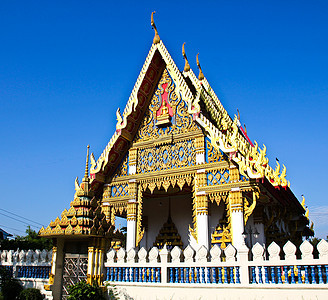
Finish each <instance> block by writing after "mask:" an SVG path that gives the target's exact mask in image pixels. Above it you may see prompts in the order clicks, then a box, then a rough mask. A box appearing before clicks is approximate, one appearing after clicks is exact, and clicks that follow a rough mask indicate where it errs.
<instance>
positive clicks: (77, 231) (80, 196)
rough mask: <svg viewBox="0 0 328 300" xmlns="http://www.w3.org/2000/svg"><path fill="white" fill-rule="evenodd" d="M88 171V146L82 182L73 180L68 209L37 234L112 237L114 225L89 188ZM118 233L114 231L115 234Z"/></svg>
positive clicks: (46, 235) (47, 235)
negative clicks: (71, 197)
mask: <svg viewBox="0 0 328 300" xmlns="http://www.w3.org/2000/svg"><path fill="white" fill-rule="evenodd" d="M88 173H89V146H88V151H87V161H86V168H85V175H84V178H83V180H82V183H81V184H79V182H78V179H77V178H76V180H75V190H76V192H75V195H74V200H73V201H72V202H71V203H70V208H69V210H66V209H65V210H64V211H63V212H62V214H61V218H59V217H57V218H56V219H55V221H51V222H50V224H49V226H48V227H47V228H44V227H42V228H41V230H40V232H39V234H40V235H41V236H45V237H58V236H76V237H81V236H88V237H90V236H94V237H113V236H114V229H115V227H114V226H112V225H111V224H110V222H108V221H107V220H106V216H105V215H104V213H103V212H102V210H101V203H100V201H98V200H97V198H96V197H95V196H94V192H93V191H92V190H91V188H90V187H91V186H90V178H89V176H88ZM117 234H119V233H118V232H116V235H117Z"/></svg>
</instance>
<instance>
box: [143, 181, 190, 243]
mask: <svg viewBox="0 0 328 300" xmlns="http://www.w3.org/2000/svg"><path fill="white" fill-rule="evenodd" d="M192 215H193V212H192V192H191V187H189V186H187V185H185V186H184V187H183V189H182V190H180V188H179V187H174V188H172V187H170V188H169V189H168V190H167V191H165V190H164V189H160V190H158V189H155V190H154V191H153V193H150V191H149V190H146V192H144V193H143V216H142V225H143V228H144V229H145V233H144V236H143V239H142V240H141V242H140V247H145V248H146V249H150V248H152V247H154V246H156V247H158V248H159V249H161V248H162V247H163V246H164V244H166V245H167V247H168V248H169V249H172V248H174V246H178V247H180V248H183V247H184V246H186V245H188V244H189V225H190V226H191V225H192V221H193V219H192Z"/></svg>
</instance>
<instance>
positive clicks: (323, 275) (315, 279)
mask: <svg viewBox="0 0 328 300" xmlns="http://www.w3.org/2000/svg"><path fill="white" fill-rule="evenodd" d="M263 269H264V273H263ZM250 274H251V276H250V283H251V284H262V283H266V284H278V283H280V284H282V283H283V284H328V265H303V266H300V265H297V266H264V267H262V266H256V267H250ZM263 274H264V282H263Z"/></svg>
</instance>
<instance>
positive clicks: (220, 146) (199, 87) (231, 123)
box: [90, 25, 288, 190]
mask: <svg viewBox="0 0 328 300" xmlns="http://www.w3.org/2000/svg"><path fill="white" fill-rule="evenodd" d="M153 26H154V25H153ZM154 28H155V38H154V41H153V44H152V46H151V48H150V50H149V53H148V55H147V58H146V60H145V63H144V65H143V67H142V70H141V72H140V74H139V76H138V78H137V81H136V83H135V86H134V88H133V90H132V93H131V95H130V97H129V100H128V103H127V105H126V107H125V109H124V111H123V114H121V113H120V110H119V109H118V110H117V113H116V115H117V124H116V131H115V133H114V135H113V136H112V138H111V139H110V141H109V143H108V145H107V146H106V148H105V149H104V151H103V153H102V154H101V156H100V157H99V159H98V160H97V161H96V160H95V159H94V157H93V155H92V156H91V165H92V166H91V172H90V175H91V179H92V183H91V184H92V186H93V189H94V190H95V189H97V187H98V186H99V185H101V184H102V183H103V182H104V181H105V177H106V176H107V175H108V174H113V172H114V170H116V169H117V166H118V164H119V163H120V162H121V161H122V159H123V158H124V155H125V154H126V152H127V150H128V148H129V147H130V145H131V143H135V142H139V141H141V140H146V139H150V138H155V137H156V136H162V135H163V134H165V132H169V131H170V130H173V131H174V130H175V131H178V129H177V128H178V126H176V125H177V121H178V118H180V120H181V119H183V118H181V116H182V114H181V113H180V115H179V112H178V109H177V107H178V105H177V104H176V103H174V102H176V101H178V100H180V99H183V103H184V112H183V114H185V117H186V118H185V120H191V118H192V119H193V120H194V121H196V122H197V123H198V125H200V127H201V128H202V129H203V130H204V131H205V132H206V135H207V136H208V138H209V140H210V143H211V144H212V145H213V147H214V148H215V149H216V150H217V151H221V152H223V153H225V154H226V155H227V156H228V157H229V158H230V160H231V161H233V162H234V163H236V164H237V165H238V167H239V171H240V173H241V174H242V175H243V176H246V177H248V178H253V179H259V178H264V177H266V178H267V179H268V181H269V182H270V183H271V184H272V185H273V186H282V187H285V188H286V187H287V184H288V182H287V180H286V179H285V176H286V168H285V167H284V169H283V171H282V172H281V174H280V168H279V166H278V167H277V168H276V170H273V168H271V167H270V166H269V164H268V158H267V157H266V147H265V146H264V147H263V148H262V149H261V148H259V147H258V145H257V143H256V142H255V143H254V144H255V145H253V144H252V143H251V141H250V140H249V138H248V136H247V134H246V132H245V130H244V129H243V128H242V127H241V125H240V122H239V119H238V118H237V117H236V116H235V117H234V119H231V118H230V116H229V115H228V113H227V111H226V110H225V109H224V107H223V106H222V104H221V102H220V101H219V99H218V97H217V96H216V94H215V93H214V91H213V90H212V88H211V86H210V85H209V83H208V81H207V79H206V78H205V76H204V74H203V72H202V70H201V68H200V64H199V61H198V56H197V65H198V68H199V70H200V74H199V76H198V78H197V77H196V75H195V73H194V72H193V71H192V69H191V68H190V66H189V63H188V61H187V58H186V55H185V52H184V49H183V56H184V58H185V60H186V65H185V68H184V72H183V73H181V72H180V71H179V69H178V68H177V66H176V64H175V63H174V61H173V59H172V58H171V56H170V54H169V53H168V51H167V49H166V47H165V46H164V44H163V42H162V41H161V40H160V38H159V36H158V32H157V30H156V27H155V26H154ZM163 99H164V100H163ZM174 110H175V111H174ZM174 113H175V116H174ZM145 115H146V117H145V118H144V116H145ZM174 118H175V119H174ZM140 123H141V127H140V126H139V124H140ZM169 123H170V125H171V124H172V125H173V126H167V125H168V124H169ZM161 125H165V126H161ZM166 126H167V128H166V129H165V128H163V127H166ZM188 126H196V125H195V123H194V122H189V125H187V127H188ZM138 128H140V129H139V131H138V132H137V130H138ZM168 128H170V129H168Z"/></svg>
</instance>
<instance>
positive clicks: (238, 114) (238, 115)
mask: <svg viewBox="0 0 328 300" xmlns="http://www.w3.org/2000/svg"><path fill="white" fill-rule="evenodd" d="M237 117H238V120H239V121H240V113H239V109H238V108H237Z"/></svg>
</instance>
